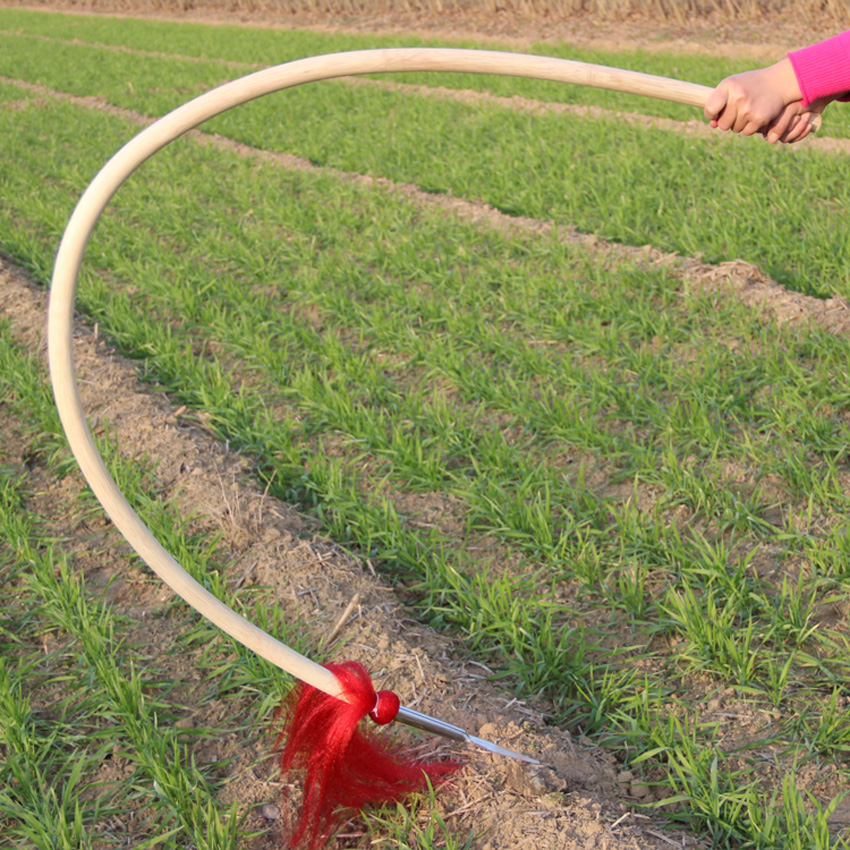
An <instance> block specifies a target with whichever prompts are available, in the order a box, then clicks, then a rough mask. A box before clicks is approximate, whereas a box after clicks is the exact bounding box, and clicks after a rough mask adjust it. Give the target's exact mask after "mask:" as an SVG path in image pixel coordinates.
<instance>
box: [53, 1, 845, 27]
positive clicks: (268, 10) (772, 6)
mask: <svg viewBox="0 0 850 850" xmlns="http://www.w3.org/2000/svg"><path fill="white" fill-rule="evenodd" d="M38 2H39V0H36V3H38ZM45 5H53V3H47V4H45ZM65 5H69V6H71V7H75V8H78V9H81V10H100V11H106V10H118V11H122V12H159V13H175V12H188V11H196V12H219V13H228V12H238V13H249V14H253V13H263V14H270V15H277V14H281V15H285V14H311V15H354V16H381V15H392V14H393V13H403V14H417V13H418V14H422V15H425V16H431V15H435V14H436V15H441V14H453V15H462V16H463V15H468V16H478V15H502V16H516V17H522V18H526V19H532V20H534V19H538V20H540V19H542V20H550V19H558V18H561V19H562V18H564V17H565V16H570V15H592V16H594V17H596V18H599V19H603V20H619V19H622V18H624V17H628V16H632V15H640V16H645V17H649V18H653V19H656V20H660V21H670V22H675V23H679V24H685V23H691V22H693V21H694V20H695V19H713V20H719V21H735V20H752V19H757V18H761V19H769V18H771V17H773V18H777V17H781V18H783V19H792V20H796V21H801V22H806V23H811V22H814V21H817V22H819V23H827V22H835V23H836V24H837V23H839V22H841V21H842V20H846V16H847V3H846V0H71V2H70V3H68V4H65Z"/></svg>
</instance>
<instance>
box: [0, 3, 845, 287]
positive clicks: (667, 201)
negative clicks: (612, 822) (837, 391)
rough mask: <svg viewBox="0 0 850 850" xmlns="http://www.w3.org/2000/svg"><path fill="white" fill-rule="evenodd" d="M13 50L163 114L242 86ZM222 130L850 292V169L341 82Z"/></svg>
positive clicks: (23, 45)
mask: <svg viewBox="0 0 850 850" xmlns="http://www.w3.org/2000/svg"><path fill="white" fill-rule="evenodd" d="M37 17H38V16H37ZM2 41H3V50H2V51H0V73H3V74H5V75H7V76H16V77H19V78H21V79H26V80H28V81H30V82H38V83H42V84H44V85H47V86H48V87H51V88H55V89H57V90H60V91H70V92H73V93H75V94H80V95H92V94H97V95H99V96H103V97H105V98H107V100H109V101H110V102H112V103H114V104H116V105H119V106H123V107H127V108H132V109H135V110H137V111H141V112H143V113H145V114H149V115H157V114H160V113H162V112H164V111H167V110H168V109H170V108H173V107H174V106H177V105H178V104H179V103H181V102H183V101H185V100H186V99H188V98H189V97H191V96H192V95H193V94H196V93H199V92H200V91H201V90H203V89H205V88H208V87H209V86H212V85H214V84H216V83H218V82H221V81H223V80H224V79H225V78H226V76H227V74H226V72H225V69H223V68H222V67H221V66H218V65H215V64H214V63H210V64H199V63H197V62H189V61H186V60H175V59H163V58H159V57H152V56H139V55H132V54H125V53H113V52H104V51H102V50H99V49H97V48H94V47H86V46H79V45H56V44H54V43H50V42H41V41H38V40H35V41H34V40H31V39H27V38H20V37H16V36H5V37H3V38H2ZM836 109H840V107H836ZM208 127H209V129H211V130H216V131H218V132H221V133H223V134H225V135H227V136H229V137H231V138H233V139H236V140H239V141H242V142H245V143H247V144H250V145H253V146H256V147H259V148H263V149H266V150H280V151H287V152H292V153H296V154H299V155H301V156H303V157H306V158H308V159H310V160H311V161H313V162H315V163H317V164H321V165H326V166H333V167H336V168H341V169H345V170H350V171H355V172H366V173H372V174H377V175H381V176H385V177H389V178H391V179H393V180H398V181H404V182H412V183H416V184H418V185H420V186H422V187H424V188H426V189H428V190H431V191H437V192H449V193H452V194H456V195H461V196H465V197H470V198H480V199H482V200H485V201H487V202H488V203H490V204H492V205H494V206H496V207H498V208H499V209H502V210H504V211H505V212H508V213H511V214H521V215H528V216H532V217H537V218H553V219H555V220H556V221H563V222H567V223H571V224H574V225H576V226H578V227H580V228H581V229H583V230H587V231H591V232H595V233H598V234H599V235H602V236H606V237H610V238H612V239H614V240H617V241H622V242H626V243H631V244H643V243H646V242H651V243H653V244H655V245H657V246H658V247H661V248H664V249H668V250H671V251H680V252H682V253H687V254H695V253H703V254H704V255H705V256H706V258H707V259H710V260H723V259H729V258H743V259H747V260H750V261H752V262H755V263H757V264H758V265H760V266H761V267H762V268H764V269H765V270H766V271H768V272H769V273H770V274H772V275H773V276H774V277H776V278H777V279H778V280H779V281H780V282H782V283H784V284H786V285H788V286H790V287H792V288H794V289H798V290H800V291H803V292H808V293H814V294H819V295H830V294H834V293H836V292H837V293H843V292H847V291H848V288H850V274H848V242H847V240H848V236H847V233H846V230H845V229H844V228H842V227H841V224H840V218H839V216H838V215H837V212H838V211H839V210H840V209H842V208H843V207H844V206H846V203H847V191H848V190H847V186H848V180H847V176H848V174H847V171H848V166H847V160H846V158H844V157H840V156H818V155H814V154H810V153H802V154H801V153H799V152H793V151H791V150H776V149H773V148H769V147H768V146H766V145H764V144H757V143H754V140H740V139H735V140H728V143H727V140H723V142H720V141H717V140H714V141H708V140H698V139H693V138H682V137H681V136H680V135H678V134H676V133H671V132H663V131H659V130H652V129H648V128H642V127H635V126H631V125H624V124H623V123H621V122H619V121H616V120H613V119H608V120H591V119H588V118H577V117H572V116H568V115H561V116H556V115H550V116H531V115H527V114H520V113H516V112H514V111H513V110H511V109H508V108H503V107H496V106H492V105H490V106H488V105H482V104H478V105H470V104H465V103H459V102H451V101H449V102H447V101H438V100H433V99H431V98H426V97H418V96H413V95H410V94H408V93H404V92H394V91H380V90H374V89H364V88H356V89H354V88H351V87H349V86H346V85H344V84H341V83H327V84H321V85H315V86H307V87H302V88H298V89H296V90H293V91H288V92H283V93H280V94H277V95H273V96H270V97H266V98H263V99H261V100H259V101H257V102H255V103H252V104H248V105H246V106H245V107H243V108H241V109H238V110H233V111H231V112H229V113H227V114H226V115H224V116H222V117H220V118H218V119H215V120H214V121H212V122H210V123H209V125H208Z"/></svg>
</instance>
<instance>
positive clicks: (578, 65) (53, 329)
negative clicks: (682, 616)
mask: <svg viewBox="0 0 850 850" xmlns="http://www.w3.org/2000/svg"><path fill="white" fill-rule="evenodd" d="M391 71H456V72H467V73H478V74H504V75H508V76H515V77H535V78H538V79H543V80H553V81H555V82H562V83H572V84H576V85H582V86H593V87H596V88H605V89H614V90H616V91H622V92H628V93H631V94H639V95H646V96H649V97H655V98H660V99H662V100H670V101H675V102H677V103H683V104H687V105H689V106H695V107H702V106H703V105H704V104H705V100H706V98H707V97H708V95H709V93H710V92H711V91H712V90H711V89H710V88H708V87H706V86H699V85H695V84H693V83H686V82H682V81H680V80H673V79H669V78H666V77H657V76H652V75H649V74H642V73H638V72H635V71H625V70H621V69H618V68H608V67H605V66H602V65H591V64H588V63H585V62H575V61H570V60H567V59H556V58H550V57H544V56H529V55H525V54H519V53H503V52H499V51H491V50H461V49H449V48H392V49H380V50H358V51H352V52H348V53H333V54H328V55H325V56H313V57H310V58H308V59H299V60H296V61H294V62H288V63H286V64H283V65H277V66H275V67H272V68H267V69H265V70H262V71H258V72H256V73H254V74H250V75H248V76H246V77H242V78H241V79H238V80H234V81H233V82H230V83H226V84H225V85H222V86H220V87H218V88H216V89H213V90H212V91H209V92H207V93H206V94H203V95H201V96H200V97H197V98H195V99H194V100H191V101H189V102H188V103H185V104H184V105H183V106H180V107H178V108H177V109H175V110H173V111H172V112H169V113H168V114H167V115H165V116H163V117H162V118H160V119H159V120H157V121H156V122H155V123H153V124H151V125H150V126H149V127H147V128H146V129H144V130H143V131H142V132H140V133H139V134H138V135H137V136H135V137H134V138H133V139H131V140H130V141H129V142H128V143H127V144H126V145H124V147H122V148H121V149H120V150H119V151H118V152H117V153H116V154H115V155H114V156H113V157H112V158H111V159H110V160H109V161H108V162H107V163H106V164H105V165H104V166H103V168H102V169H101V170H100V171H99V172H98V174H97V175H96V176H95V178H94V180H92V182H91V183H90V184H89V186H88V188H87V189H86V191H85V192H84V193H83V195H82V197H81V198H80V200H79V202H78V204H77V206H76V208H75V209H74V211H73V213H72V215H71V218H70V219H69V221H68V225H67V227H66V229H65V233H64V235H63V237H62V241H61V243H60V245H59V250H58V252H57V254H56V262H55V265H54V270H53V280H52V284H51V290H50V305H49V310H48V356H49V364H50V377H51V382H52V385H53V393H54V397H55V400H56V406H57V408H58V411H59V416H60V418H61V421H62V425H63V427H64V429H65V433H66V435H67V438H68V443H69V444H70V446H71V450H72V452H73V453H74V456H75V457H76V459H77V462H78V463H79V465H80V469H81V470H82V473H83V475H84V476H85V478H86V481H87V482H88V483H89V486H90V487H91V489H92V490H93V491H94V494H95V496H96V497H97V498H98V500H99V501H100V503H101V505H102V506H103V508H104V510H105V511H106V513H107V514H108V515H109V517H110V519H111V520H112V521H113V522H114V523H115V526H116V527H117V528H118V529H119V531H120V532H121V533H122V534H123V535H124V536H125V537H126V538H127V541H128V542H129V543H130V545H131V546H132V547H133V549H135V551H136V552H137V553H138V555H139V556H140V557H141V558H142V560H144V561H145V562H146V563H147V564H148V566H149V567H150V568H151V569H152V570H153V571H154V572H155V573H156V574H157V575H158V576H159V577H160V578H161V579H162V580H163V581H164V582H165V583H166V584H167V585H168V586H169V587H170V588H171V589H172V590H173V591H174V592H175V593H176V594H178V595H179V596H181V597H182V598H183V599H184V600H185V601H186V602H187V603H188V604H189V605H191V606H192V607H193V608H194V609H195V610H197V611H198V612H199V613H201V614H203V615H204V616H205V617H207V618H208V619H209V620H211V621H212V622H213V623H215V625H217V626H218V627H219V628H220V629H222V630H223V631H224V632H226V633H227V634H228V635H230V637H232V638H233V639H234V640H236V641H238V642H239V643H241V644H243V645H244V646H245V647H247V648H248V649H250V650H252V651H253V652H256V653H257V654H258V655H260V656H262V657H263V658H265V659H267V660H268V661H270V662H271V663H272V664H275V665H277V666H278V667H280V668H282V669H283V670H285V671H286V672H288V673H290V674H292V675H293V676H295V677H296V678H298V679H301V680H302V681H304V682H306V683H308V684H310V685H312V686H313V687H315V688H318V689H319V690H320V691H324V692H325V693H327V694H330V695H331V696H335V697H341V689H340V686H339V683H338V682H337V679H336V677H335V676H334V674H333V673H331V672H330V671H329V670H327V669H325V668H324V667H322V666H321V665H320V664H317V663H316V662H314V661H311V660H310V659H309V658H306V657H304V656H303V655H301V654H299V653H298V652H296V651H295V650H293V649H291V648H290V647H288V646H286V645H285V644H283V643H281V642H280V641H278V640H276V639H275V638H274V637H272V636H271V635H269V634H267V633H266V632H264V631H263V630H262V629H260V628H258V627H257V626H255V625H253V624H252V623H251V622H249V621H248V620H246V619H245V618H244V617H242V616H241V615H239V614H237V613H236V612H235V611H233V610H231V609H230V608H228V607H227V605H225V604H224V603H223V602H221V601H220V600H219V599H217V598H216V597H215V596H213V595H212V594H211V593H210V592H209V591H208V590H206V589H205V588H204V587H203V586H202V585H201V584H199V583H198V582H197V581H195V579H193V578H192V577H191V576H190V575H189V574H188V573H187V572H186V570H184V569H183V567H181V566H180V564H178V563H177V561H176V560H175V559H174V558H173V557H172V556H171V555H170V554H169V553H168V552H167V551H166V550H165V549H164V548H163V547H162V546H161V545H160V543H159V542H158V541H157V540H156V538H155V537H154V536H153V534H152V533H151V532H150V531H149V530H148V528H147V526H146V525H145V523H144V521H143V520H142V519H141V518H140V517H139V516H138V515H137V514H136V512H135V511H134V510H133V508H132V507H131V506H130V504H129V502H128V501H127V500H126V499H125V498H124V495H123V494H122V493H121V491H120V489H119V488H118V486H117V484H116V483H115V481H114V480H113V478H112V476H111V475H110V474H109V472H108V471H107V469H106V465H105V464H104V462H103V459H102V457H101V456H100V453H99V452H98V450H97V447H96V446H95V442H94V439H93V438H92V434H91V431H90V430H89V428H88V425H87V423H86V418H85V413H84V411H83V406H82V402H81V400H80V395H79V391H78V389H77V380H76V374H75V367H74V352H73V330H74V301H75V295H76V287H77V278H78V275H79V272H80V266H81V264H82V261H83V254H84V251H85V248H86V245H87V244H88V241H89V238H90V237H91V234H92V232H93V230H94V227H95V225H96V223H97V221H98V219H99V217H100V215H101V213H102V212H103V210H104V209H105V207H106V205H107V204H108V203H109V201H110V199H111V198H112V196H113V195H114V194H115V192H116V191H117V190H118V188H119V187H120V186H121V184H122V183H123V182H124V181H125V180H126V179H127V178H128V177H129V176H130V175H131V174H132V173H133V172H134V171H135V170H136V169H137V168H138V167H139V166H140V165H141V164H142V163H143V162H145V160H147V159H148V158H149V157H150V156H152V155H153V154H155V153H156V152H157V151H159V150H160V149H161V148H163V147H165V146H166V145H167V144H169V142H172V141H173V140H174V139H176V138H178V136H180V135H182V134H183V133H186V132H187V131H188V130H191V129H192V128H194V127H196V126H197V125H199V124H201V123H202V122H203V121H206V120H207V119H209V118H212V117H213V116H215V115H219V114H220V113H222V112H225V111H226V110H228V109H231V108H232V107H234V106H239V105H240V104H243V103H246V102H247V101H250V100H254V99H255V98H258V97H261V96H263V95H266V94H270V93H271V92H275V91H280V90H281V89H286V88H291V87H293V86H298V85H302V84H303V83H309V82H314V81H318V80H326V79H331V78H333V77H341V76H348V75H354V74H374V73H381V72H391ZM397 719H398V720H400V721H401V722H403V723H407V724H408V725H411V726H416V727H417V728H420V729H422V728H426V729H428V730H429V731H432V732H435V733H436V734H442V735H445V736H446V737H450V738H454V739H455V740H466V741H470V742H472V743H475V744H478V745H479V746H484V747H485V748H487V749H491V751H493V748H494V747H496V745H490V744H489V742H486V741H482V740H481V739H477V738H473V737H472V736H470V735H468V734H467V733H466V732H464V731H463V730H462V729H459V728H458V727H454V726H451V725H450V724H445V723H442V721H439V720H436V719H434V718H428V717H427V716H426V715H422V714H420V713H418V712H414V711H412V710H410V709H406V708H402V709H401V711H400V713H399V715H398V718H397ZM429 720H430V721H431V723H430V725H429V723H428V721H429ZM497 750H498V751H500V752H502V754H506V755H517V756H519V754H517V753H512V752H511V751H505V750H504V749H503V748H497ZM520 757H522V756H520Z"/></svg>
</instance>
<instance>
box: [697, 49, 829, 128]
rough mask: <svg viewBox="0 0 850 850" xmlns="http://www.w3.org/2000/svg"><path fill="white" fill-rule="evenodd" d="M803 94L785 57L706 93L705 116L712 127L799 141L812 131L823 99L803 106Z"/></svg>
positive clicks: (821, 108)
mask: <svg viewBox="0 0 850 850" xmlns="http://www.w3.org/2000/svg"><path fill="white" fill-rule="evenodd" d="M802 97H803V96H802V93H801V92H800V86H799V84H798V83H797V77H796V75H795V74H794V69H793V67H792V66H791V63H790V61H789V60H788V59H783V60H782V61H780V62H777V63H776V64H775V65H770V66H768V67H767V68H760V69H758V70H756V71H746V72H744V73H743V74H735V75H734V76H731V77H727V78H726V79H725V80H723V81H722V82H721V83H720V85H719V86H717V88H716V89H715V90H714V91H713V92H712V93H711V94H710V95H709V97H708V100H707V101H706V103H705V116H706V118H708V119H709V121H710V122H711V126H712V127H715V128H717V129H720V130H731V131H732V132H733V133H742V134H743V135H745V136H751V135H753V134H755V133H761V134H762V135H763V136H764V137H765V138H766V139H767V140H768V142H770V143H774V142H784V143H786V144H787V143H791V142H799V141H801V140H802V139H804V138H806V136H808V135H809V133H811V132H812V131H813V130H814V129H815V127H816V124H815V123H813V120H814V118H815V116H816V115H817V114H819V113H820V112H821V111H822V110H823V108H824V107H825V106H826V103H825V102H820V103H812V104H810V105H809V106H808V107H804V106H803V101H802Z"/></svg>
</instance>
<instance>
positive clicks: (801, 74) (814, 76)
mask: <svg viewBox="0 0 850 850" xmlns="http://www.w3.org/2000/svg"><path fill="white" fill-rule="evenodd" d="M788 58H789V59H790V60H791V65H792V67H793V68H794V73H795V74H796V76H797V82H798V83H799V84H800V91H801V92H802V93H803V106H808V105H809V104H810V103H811V102H812V101H813V100H817V99H818V98H819V97H831V96H834V95H842V94H843V95H846V94H847V93H848V92H850V31H848V32H843V33H841V34H840V35H836V36H833V37H832V38H828V39H827V40H826V41H821V42H819V43H818V44H813V45H812V46H811V47H804V48H803V49H802V50H795V51H793V52H792V53H789V54H788Z"/></svg>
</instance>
